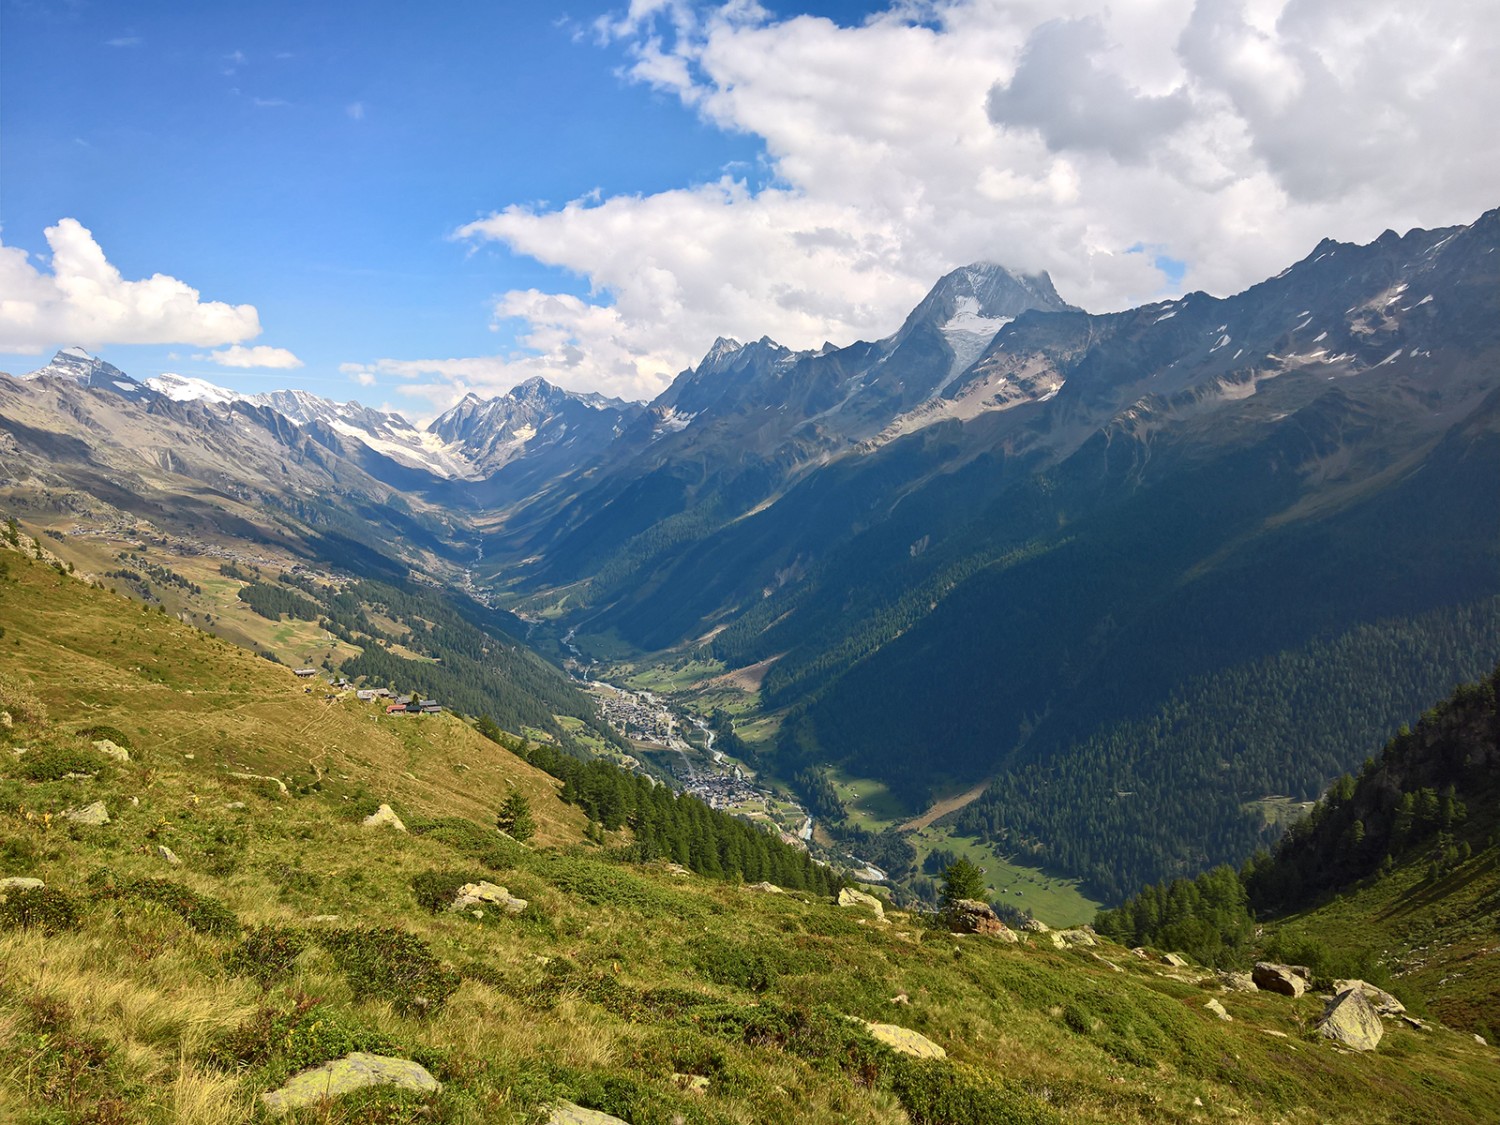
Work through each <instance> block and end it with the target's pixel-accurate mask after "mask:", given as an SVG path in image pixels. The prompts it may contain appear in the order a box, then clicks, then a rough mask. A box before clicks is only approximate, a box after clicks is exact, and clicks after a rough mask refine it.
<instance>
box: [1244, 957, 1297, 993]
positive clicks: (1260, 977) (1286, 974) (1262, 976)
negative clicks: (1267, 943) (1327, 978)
mask: <svg viewBox="0 0 1500 1125" xmlns="http://www.w3.org/2000/svg"><path fill="white" fill-rule="evenodd" d="M1293 968H1294V967H1293V966H1291V965H1278V964H1276V963H1275V962H1273V961H1257V962H1256V963H1255V970H1254V971H1253V972H1252V973H1251V974H1250V977H1251V979H1252V980H1254V981H1255V987H1256V988H1259V989H1262V990H1264V991H1266V992H1275V993H1277V994H1279V995H1281V996H1291V997H1293V998H1296V997H1298V996H1301V995H1302V994H1303V993H1304V992H1306V991H1307V981H1306V980H1304V979H1303V978H1302V975H1301V974H1300V973H1297V972H1294V971H1293Z"/></svg>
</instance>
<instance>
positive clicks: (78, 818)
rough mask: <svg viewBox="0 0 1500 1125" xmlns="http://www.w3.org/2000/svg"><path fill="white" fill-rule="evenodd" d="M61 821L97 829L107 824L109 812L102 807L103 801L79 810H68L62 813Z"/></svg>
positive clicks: (84, 806)
mask: <svg viewBox="0 0 1500 1125" xmlns="http://www.w3.org/2000/svg"><path fill="white" fill-rule="evenodd" d="M63 819H64V820H71V821H72V822H73V823H74V824H85V825H89V826H91V827H98V826H99V825H101V824H108V823H109V810H108V809H106V808H105V807H104V802H103V801H94V802H92V803H90V804H87V805H83V806H82V807H80V808H76V809H68V810H67V811H66V812H65V813H63Z"/></svg>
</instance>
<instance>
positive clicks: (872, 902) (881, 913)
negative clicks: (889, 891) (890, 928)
mask: <svg viewBox="0 0 1500 1125" xmlns="http://www.w3.org/2000/svg"><path fill="white" fill-rule="evenodd" d="M839 905H840V906H865V907H868V908H869V909H871V910H873V911H874V912H875V917H877V918H879V919H880V920H881V921H884V920H885V907H884V906H882V905H881V904H880V900H879V899H878V898H876V897H875V896H874V895H867V894H865V892H864V891H856V890H855V889H854V888H852V887H844V888H843V889H842V890H840V891H839Z"/></svg>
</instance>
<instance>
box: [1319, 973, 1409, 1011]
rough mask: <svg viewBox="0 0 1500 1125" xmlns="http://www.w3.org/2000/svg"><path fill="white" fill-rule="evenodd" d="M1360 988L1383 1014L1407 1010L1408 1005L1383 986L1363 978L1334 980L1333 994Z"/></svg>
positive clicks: (1366, 997) (1373, 1006)
mask: <svg viewBox="0 0 1500 1125" xmlns="http://www.w3.org/2000/svg"><path fill="white" fill-rule="evenodd" d="M1351 988H1354V989H1358V990H1359V991H1360V992H1363V993H1364V994H1365V999H1366V1000H1368V1001H1369V1002H1370V1007H1372V1008H1374V1009H1375V1010H1376V1011H1377V1012H1379V1013H1380V1014H1381V1015H1382V1016H1399V1015H1402V1014H1404V1013H1405V1012H1406V1005H1405V1004H1403V1003H1401V1001H1399V1000H1397V999H1396V998H1395V997H1394V996H1392V995H1391V994H1390V993H1389V992H1387V991H1386V990H1385V989H1383V988H1376V987H1375V986H1374V985H1373V984H1371V983H1369V982H1368V981H1363V980H1336V981H1334V982H1333V994H1334V995H1335V996H1337V995H1338V994H1339V993H1340V992H1347V991H1349V989H1351Z"/></svg>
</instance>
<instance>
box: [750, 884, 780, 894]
mask: <svg viewBox="0 0 1500 1125" xmlns="http://www.w3.org/2000/svg"><path fill="white" fill-rule="evenodd" d="M750 889H751V890H752V891H759V892H760V893H761V894H763V895H784V894H786V892H785V891H784V890H782V889H781V888H780V887H778V886H777V885H776V884H775V883H751V884H750Z"/></svg>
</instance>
